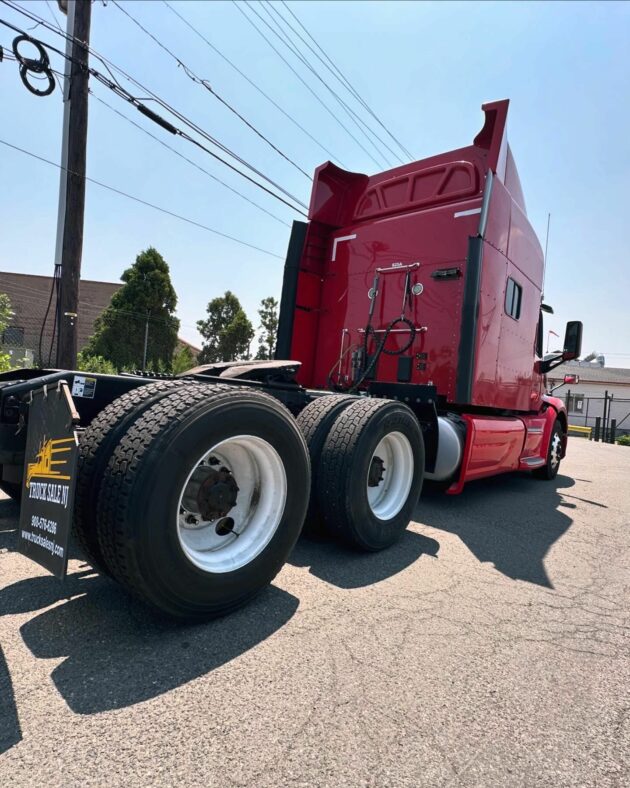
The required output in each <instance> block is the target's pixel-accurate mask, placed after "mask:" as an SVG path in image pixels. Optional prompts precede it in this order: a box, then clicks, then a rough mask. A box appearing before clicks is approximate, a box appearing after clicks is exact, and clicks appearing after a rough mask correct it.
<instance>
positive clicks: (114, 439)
mask: <svg viewBox="0 0 630 788" xmlns="http://www.w3.org/2000/svg"><path fill="white" fill-rule="evenodd" d="M181 385H182V382H181V381H172V380H163V381H159V382H157V383H148V384H147V385H146V386H139V387H138V388H136V389H133V390H132V391H129V392H127V393H126V394H123V395H122V397H118V399H115V400H114V401H113V402H112V403H111V404H110V405H108V406H107V407H106V408H104V409H103V410H102V411H101V412H100V413H99V414H98V416H96V418H94V419H93V420H92V422H91V423H90V425H89V427H88V428H87V429H86V430H85V432H84V433H83V434H82V435H81V437H80V439H79V459H78V464H77V485H76V492H75V500H74V518H73V523H72V533H73V535H74V538H75V541H76V543H77V546H78V547H79V549H80V551H81V552H82V553H83V555H84V557H85V558H86V560H87V561H88V563H89V564H91V565H92V566H93V567H94V569H96V570H97V571H98V572H101V573H103V574H109V570H108V568H107V564H106V563H105V561H104V559H103V555H102V553H101V548H100V546H99V543H98V536H97V533H96V509H97V499H98V492H99V489H100V486H101V482H102V480H103V473H104V472H105V469H106V468H107V463H108V462H109V459H110V457H111V455H112V452H113V451H114V449H115V448H116V446H117V445H118V443H119V441H120V439H121V438H122V436H123V435H124V434H125V432H126V431H127V430H128V429H129V428H130V427H131V425H132V424H133V423H134V422H135V421H136V420H137V419H138V418H139V417H140V416H141V415H142V413H144V411H145V410H146V409H147V408H150V407H151V405H153V404H154V403H155V402H157V401H159V400H160V399H161V398H162V397H165V396H167V394H170V393H171V392H172V391H173V389H174V388H175V387H177V386H179V387H181ZM193 385H194V384H193Z"/></svg>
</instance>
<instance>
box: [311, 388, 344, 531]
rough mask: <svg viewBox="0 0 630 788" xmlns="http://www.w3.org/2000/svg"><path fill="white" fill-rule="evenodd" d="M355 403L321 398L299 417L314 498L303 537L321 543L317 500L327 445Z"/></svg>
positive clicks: (337, 396) (339, 397)
mask: <svg viewBox="0 0 630 788" xmlns="http://www.w3.org/2000/svg"><path fill="white" fill-rule="evenodd" d="M355 401H356V397H348V396H343V395H342V394H330V395H327V396H324V397H318V398H317V399H315V400H313V402H311V403H310V404H308V405H307V406H306V407H305V408H304V410H302V411H301V413H300V414H299V416H298V417H297V422H298V425H299V427H300V429H301V430H302V434H303V435H304V438H305V439H306V445H307V446H308V453H309V457H310V460H311V494H310V498H309V503H308V509H307V512H306V519H305V520H304V527H303V528H302V534H303V535H304V536H306V537H307V538H308V539H321V538H322V537H323V536H324V535H325V533H326V528H325V526H324V523H323V519H322V514H321V512H320V509H319V503H318V500H317V487H318V484H319V481H318V472H317V471H318V467H319V457H320V454H321V451H322V448H323V446H324V442H325V440H326V438H327V437H328V433H329V432H330V428H331V427H332V425H333V424H334V423H335V420H336V418H337V416H338V415H339V414H340V413H341V411H342V410H344V409H345V408H347V407H348V405H349V404H350V403H351V402H355Z"/></svg>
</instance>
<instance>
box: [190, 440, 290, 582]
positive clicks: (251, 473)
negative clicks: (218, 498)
mask: <svg viewBox="0 0 630 788" xmlns="http://www.w3.org/2000/svg"><path fill="white" fill-rule="evenodd" d="M204 465H212V466H214V467H216V466H217V465H218V466H219V467H224V468H227V469H228V471H229V472H230V473H231V475H232V477H233V478H234V481H235V482H236V484H237V486H238V493H237V497H236V504H235V506H233V507H232V509H230V511H229V512H228V513H227V516H226V517H227V518H230V519H231V520H232V521H233V524H232V531H231V532H230V533H221V524H222V522H223V521H225V520H226V517H217V518H215V519H211V520H204V519H203V517H202V516H201V515H200V513H199V512H193V511H191V510H189V509H186V508H185V506H184V498H185V494H186V491H187V488H188V487H189V485H190V484H191V478H192V476H193V474H194V473H195V471H196V470H197V469H198V468H199V467H200V466H201V467H204ZM286 499H287V476H286V471H285V468H284V464H283V462H282V460H281V459H280V455H279V454H278V452H277V451H276V449H275V448H274V447H273V446H272V445H271V444H270V443H268V442H267V441H266V440H264V439H263V438H259V437H257V436H254V435H237V436H234V437H232V438H228V439H226V440H224V441H222V442H221V443H217V444H216V445H215V446H213V447H212V448H211V449H209V450H208V451H206V452H204V453H203V454H202V456H201V457H200V458H199V459H198V460H197V462H195V464H194V465H193V467H192V470H191V471H190V473H189V474H188V476H187V478H186V481H185V482H184V485H183V487H182V489H181V492H180V495H179V501H178V507H177V515H176V518H177V536H178V538H179V544H180V546H181V548H182V550H183V551H184V553H185V555H186V557H187V558H188V559H189V560H190V561H191V562H192V563H193V564H195V566H197V567H198V568H199V569H202V570H203V571H204V572H209V573H224V572H233V571H235V570H236V569H240V568H241V567H243V566H245V565H246V564H249V563H251V562H252V561H253V560H254V559H255V558H256V556H258V555H260V553H261V552H262V551H263V550H264V548H265V547H266V546H267V545H268V544H269V542H270V541H271V539H272V538H273V535H274V534H275V532H276V531H277V529H278V526H279V525H280V521H281V519H282V515H283V514H284V508H285V505H286ZM191 518H194V519H196V520H197V522H196V523H194V524H192V522H191ZM217 529H219V530H217Z"/></svg>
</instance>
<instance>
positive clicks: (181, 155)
mask: <svg viewBox="0 0 630 788" xmlns="http://www.w3.org/2000/svg"><path fill="white" fill-rule="evenodd" d="M92 96H93V98H95V99H96V100H97V101H98V102H99V103H100V104H102V105H103V106H105V107H107V108H108V109H109V110H111V112H115V113H116V115H118V116H119V117H120V118H122V119H123V120H126V121H127V123H131V125H132V126H135V127H136V128H137V129H139V130H140V131H142V132H144V134H147V135H148V136H149V137H151V139H153V140H155V141H156V142H159V143H160V145H162V146H163V147H165V148H167V149H168V150H170V151H171V152H172V153H174V154H175V155H176V156H179V158H180V159H183V160H184V161H186V162H188V164H190V165H191V166H193V167H195V168H196V169H197V170H199V172H202V173H204V175H207V176H208V178H212V180H214V181H216V182H217V183H220V184H221V186H224V187H225V188H226V189H229V190H230V191H231V192H233V193H234V194H236V195H238V196H239V197H240V198H241V199H243V200H245V201H246V202H248V203H249V204H250V205H253V206H254V207H255V208H258V210H259V211H262V212H263V213H266V214H267V216H270V217H271V218H272V219H275V220H276V221H277V222H280V224H283V225H284V226H285V227H290V226H291V225H290V224H289V223H288V222H285V221H284V220H283V219H281V218H280V217H279V216H276V215H275V214H273V213H271V211H268V210H267V209H266V208H263V207H262V205H259V204H258V203H257V202H254V200H250V199H249V197H247V196H246V195H245V194H243V193H242V192H239V191H238V190H237V189H235V188H234V187H232V186H230V185H229V184H227V183H225V181H222V180H221V179H220V178H217V176H216V175H213V174H212V173H211V172H208V170H206V169H204V168H203V167H202V166H201V165H199V164H197V162H195V161H193V160H192V159H189V158H188V157H187V156H184V154H183V153H180V152H179V151H178V150H176V149H175V148H173V147H172V146H171V145H168V144H167V143H166V142H164V140H161V139H160V138H159V137H156V136H155V134H151V132H150V131H149V130H148V129H145V128H144V126H141V125H140V124H139V123H136V122H135V120H132V119H131V118H129V117H127V115H125V114H124V113H122V112H120V110H117V109H116V108H115V107H112V106H111V104H108V103H107V102H106V101H105V100H104V99H102V98H101V97H100V96H97V95H96V94H95V93H94V92H92Z"/></svg>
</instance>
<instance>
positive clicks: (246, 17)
mask: <svg viewBox="0 0 630 788" xmlns="http://www.w3.org/2000/svg"><path fill="white" fill-rule="evenodd" d="M232 3H233V5H234V6H235V8H236V9H237V10H238V12H239V13H240V14H241V15H242V16H243V17H245V19H246V20H247V21H248V22H249V24H250V25H251V26H252V27H253V28H254V30H256V32H257V33H258V34H259V35H260V36H261V37H262V38H263V39H264V40H265V41H266V42H267V44H268V45H269V46H270V47H271V49H273V51H274V52H275V53H276V55H278V57H279V58H280V60H282V62H283V63H284V64H285V65H286V66H287V68H288V69H289V70H290V71H291V72H292V73H293V75H294V76H295V77H296V78H297V79H298V80H299V81H300V82H301V83H302V84H303V85H304V87H305V88H306V89H307V90H308V92H309V93H311V94H312V95H313V96H314V97H315V99H316V100H317V101H318V102H319V104H321V105H322V107H323V108H324V109H325V110H326V112H328V114H329V115H330V116H331V117H332V118H334V120H335V122H336V123H338V124H339V125H340V126H341V128H342V129H343V130H344V131H345V132H346V134H348V136H349V137H351V138H352V139H353V140H354V142H356V144H357V145H358V146H359V147H360V148H361V150H362V151H363V152H364V153H365V154H366V155H367V156H369V158H370V159H371V160H372V161H373V162H374V164H375V165H376V166H377V167H381V166H382V165H381V164H380V163H379V162H377V161H376V159H375V158H374V157H373V156H372V154H371V153H370V151H369V150H368V149H367V148H366V147H365V146H364V145H363V143H362V142H361V141H360V140H359V139H357V137H355V135H354V134H353V133H352V132H351V131H350V129H349V128H348V127H347V126H346V125H345V123H343V121H341V120H340V119H339V118H338V117H337V115H335V113H334V112H333V111H332V110H331V109H330V107H329V106H328V105H327V104H326V103H325V102H324V101H323V100H322V98H321V97H320V96H319V95H318V94H317V93H316V92H315V91H314V90H313V89H312V88H311V86H310V85H309V84H308V82H306V81H305V80H304V79H303V78H302V76H301V75H300V74H299V73H298V72H297V71H296V70H295V69H294V68H293V66H292V65H291V64H290V63H289V61H288V60H287V59H286V58H285V57H284V56H283V55H282V54H281V53H280V52H279V51H278V49H277V48H276V47H275V46H274V44H273V42H272V41H270V40H269V38H268V37H267V36H266V35H265V33H264V32H263V31H262V30H261V29H260V28H259V27H258V25H257V24H256V23H255V22H254V21H253V20H252V18H251V17H250V16H248V15H247V14H246V13H245V11H244V10H243V8H241V5H240V3H238V2H237V0H232ZM245 7H246V8H248V9H250V10H252V9H251V6H249V5H247V6H245ZM254 13H255V14H256V16H259V14H258V13H257V12H256V11H255V10H254ZM260 18H261V19H262V17H260ZM262 21H264V20H262ZM265 24H266V23H265Z"/></svg>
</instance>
